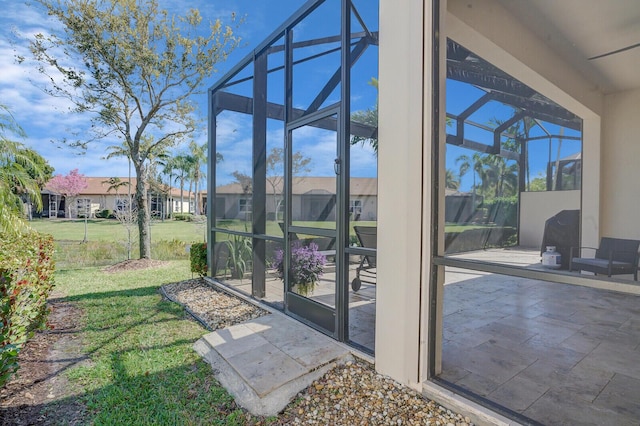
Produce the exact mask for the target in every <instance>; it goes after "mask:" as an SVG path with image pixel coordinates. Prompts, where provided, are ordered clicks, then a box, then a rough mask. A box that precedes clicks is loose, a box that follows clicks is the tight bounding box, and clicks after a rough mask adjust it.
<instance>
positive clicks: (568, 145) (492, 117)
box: [441, 40, 582, 270]
mask: <svg viewBox="0 0 640 426" xmlns="http://www.w3.org/2000/svg"><path fill="white" fill-rule="evenodd" d="M463 53H464V54H463ZM448 55H449V56H448V58H447V63H448V66H449V67H450V69H449V72H448V76H449V77H448V78H447V100H446V103H447V117H448V121H447V126H446V130H447V144H446V151H445V164H444V165H443V168H445V171H444V181H443V182H442V184H443V185H442V186H443V187H444V188H443V190H442V191H441V192H444V194H441V196H443V197H444V205H445V218H444V219H445V233H444V246H445V253H446V255H447V256H448V257H452V258H456V259H461V260H473V261H481V262H486V263H499V264H504V265H509V266H518V267H525V268H533V269H542V268H544V267H545V266H544V265H542V264H541V259H542V254H543V252H545V250H546V246H553V247H556V250H557V251H558V253H560V256H559V258H561V259H562V260H561V264H560V265H559V267H560V268H562V269H565V270H566V269H568V268H569V257H570V251H571V247H575V248H576V250H577V247H578V246H580V210H581V208H580V203H581V193H580V188H581V183H580V181H581V177H582V168H581V152H582V142H581V137H582V133H581V127H582V120H581V119H580V118H579V117H577V116H575V115H573V114H572V113H571V112H569V111H567V110H566V109H564V108H562V107H560V106H559V105H557V104H556V103H554V102H553V101H552V100H550V99H547V98H545V97H544V96H542V95H541V94H539V93H536V92H535V90H533V89H531V88H529V87H527V86H525V85H524V84H523V83H521V82H519V81H518V80H516V79H514V78H512V77H511V76H509V75H507V74H506V73H504V72H503V71H501V70H499V69H497V68H496V67H495V66H493V65H492V64H490V63H488V62H486V61H484V60H483V59H482V58H480V57H478V56H477V55H475V54H474V53H473V52H470V51H468V50H466V49H465V48H464V47H463V46H460V45H458V44H456V43H455V42H454V41H452V40H448ZM471 63H473V64H472V66H473V67H475V69H476V71H477V72H478V73H479V74H480V77H474V76H472V75H470V74H468V73H465V72H466V71H465V69H466V68H465V67H467V66H470V64H471ZM498 82H503V83H504V84H508V85H509V86H510V89H509V90H510V92H509V91H507V92H508V93H505V94H503V93H497V92H496V91H495V90H494V89H495V85H496V84H498ZM483 84H484V86H483ZM560 191H562V193H561V192H560ZM554 226H555V228H553V227H554ZM552 228H553V229H552ZM549 269H550V268H549Z"/></svg>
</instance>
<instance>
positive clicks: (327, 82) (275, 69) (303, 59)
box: [208, 0, 378, 352]
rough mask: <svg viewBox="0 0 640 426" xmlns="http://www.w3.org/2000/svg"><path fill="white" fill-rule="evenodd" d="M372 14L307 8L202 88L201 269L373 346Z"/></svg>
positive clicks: (326, 6) (362, 8) (335, 6)
mask: <svg viewBox="0 0 640 426" xmlns="http://www.w3.org/2000/svg"><path fill="white" fill-rule="evenodd" d="M377 63H378V6H377V2H371V1H369V0H362V1H356V0H314V1H308V2H307V3H306V4H305V5H304V6H303V7H302V8H300V9H299V10H298V11H297V12H296V13H295V14H294V15H293V16H291V17H290V18H289V19H288V20H287V21H286V22H285V23H284V24H282V25H281V26H280V27H279V28H278V29H277V30H276V31H274V32H273V33H272V35H271V36H269V37H268V38H267V39H266V40H265V41H264V42H263V43H261V44H260V45H259V46H258V47H257V48H256V49H255V50H254V51H253V52H252V53H251V54H250V55H248V56H247V57H246V58H244V59H243V60H242V61H241V62H240V63H238V64H237V65H236V66H235V67H234V68H233V69H232V70H231V71H230V72H229V73H227V74H226V75H225V76H224V77H223V78H221V79H220V80H219V81H218V82H217V83H216V84H215V85H214V86H213V87H212V88H211V89H210V91H209V105H210V111H209V120H210V121H209V126H210V128H209V135H210V142H209V146H210V149H209V153H210V158H209V170H210V171H211V173H210V176H209V181H208V183H209V186H208V194H209V197H208V212H209V215H208V219H209V229H210V231H211V234H210V240H209V241H210V244H209V253H208V255H209V265H210V268H211V275H212V276H213V277H215V278H216V279H217V280H218V281H220V282H222V283H223V284H226V285H228V286H233V287H234V288H236V289H238V290H240V291H243V292H245V293H247V294H250V295H252V296H253V297H256V298H258V299H261V300H263V301H264V302H266V303H270V304H271V305H272V306H274V307H276V308H278V309H281V310H283V311H285V312H286V313H287V314H289V315H292V316H294V317H296V318H298V319H300V320H302V321H303V322H305V323H307V324H309V325H311V326H313V327H315V328H317V329H319V330H320V331H323V332H324V333H327V334H329V335H331V336H333V337H335V338H336V339H338V340H340V341H345V342H349V343H351V344H353V345H355V346H358V347H361V348H362V349H364V350H366V351H368V352H373V348H374V336H375V330H374V327H375V321H374V319H375V284H376V269H375V265H376V229H377Z"/></svg>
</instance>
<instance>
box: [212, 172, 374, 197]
mask: <svg viewBox="0 0 640 426" xmlns="http://www.w3.org/2000/svg"><path fill="white" fill-rule="evenodd" d="M271 182H273V183H274V186H275V191H276V192H277V193H278V194H280V193H282V185H283V183H284V181H283V179H282V178H281V177H277V178H273V179H271ZM273 190H274V187H273V186H272V185H271V183H270V182H267V193H268V194H269V193H273ZM350 191H351V195H352V196H358V195H360V196H375V195H377V194H378V179H377V178H351V187H350ZM216 193H217V194H228V195H233V194H235V195H240V194H243V193H244V191H243V190H242V186H241V185H240V184H239V183H238V182H234V183H229V184H226V185H221V186H218V187H217V188H216ZM335 193H336V179H335V178H334V177H310V176H305V177H297V178H293V194H294V195H304V194H335Z"/></svg>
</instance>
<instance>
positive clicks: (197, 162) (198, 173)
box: [189, 141, 207, 215]
mask: <svg viewBox="0 0 640 426" xmlns="http://www.w3.org/2000/svg"><path fill="white" fill-rule="evenodd" d="M189 150H190V154H191V155H190V157H191V160H192V162H191V166H192V169H191V172H192V176H191V177H192V179H193V182H194V184H195V193H196V194H195V195H196V205H195V214H196V215H199V214H200V191H199V184H200V181H201V180H202V179H203V178H205V177H206V176H205V173H204V172H203V171H202V166H203V165H205V164H206V162H207V144H206V143H203V144H202V145H198V144H197V143H196V142H195V141H191V142H190V143H189Z"/></svg>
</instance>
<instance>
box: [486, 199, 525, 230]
mask: <svg viewBox="0 0 640 426" xmlns="http://www.w3.org/2000/svg"><path fill="white" fill-rule="evenodd" d="M482 207H484V208H486V209H487V216H488V218H487V220H488V221H489V222H491V223H495V224H496V225H500V226H517V224H518V197H503V198H494V199H493V200H489V201H486V200H485V202H484V203H482Z"/></svg>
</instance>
